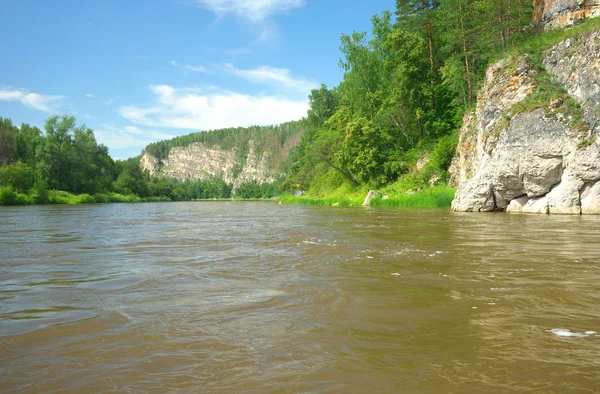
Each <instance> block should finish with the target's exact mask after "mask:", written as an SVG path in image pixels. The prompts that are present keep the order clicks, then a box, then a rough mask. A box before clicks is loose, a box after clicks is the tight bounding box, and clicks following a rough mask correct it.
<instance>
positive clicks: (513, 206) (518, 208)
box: [506, 196, 529, 213]
mask: <svg viewBox="0 0 600 394" xmlns="http://www.w3.org/2000/svg"><path fill="white" fill-rule="evenodd" d="M528 202H529V197H527V196H522V197H518V198H515V199H514V200H512V201H511V202H510V204H508V207H506V212H516V213H518V212H523V207H524V206H525V205H526V204H527V203H528Z"/></svg>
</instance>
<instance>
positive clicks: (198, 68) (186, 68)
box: [171, 60, 208, 73]
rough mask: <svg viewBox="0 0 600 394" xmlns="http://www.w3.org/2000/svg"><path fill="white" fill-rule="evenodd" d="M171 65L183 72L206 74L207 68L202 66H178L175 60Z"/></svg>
mask: <svg viewBox="0 0 600 394" xmlns="http://www.w3.org/2000/svg"><path fill="white" fill-rule="evenodd" d="M171 65H172V66H174V67H178V68H180V69H182V70H184V71H192V72H197V73H206V72H208V70H207V68H206V67H204V66H192V65H190V64H179V63H177V62H176V61H175V60H172V61H171Z"/></svg>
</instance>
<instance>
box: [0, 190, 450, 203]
mask: <svg viewBox="0 0 600 394" xmlns="http://www.w3.org/2000/svg"><path fill="white" fill-rule="evenodd" d="M382 190H385V189H382ZM455 191H456V190H455V189H452V188H449V187H447V186H445V185H438V186H435V187H431V188H428V189H424V190H420V191H415V192H410V193H401V194H384V193H379V194H378V196H377V197H375V198H374V199H372V200H371V202H370V204H369V206H370V207H376V208H407V207H414V208H449V207H450V204H451V203H452V199H453V198H454V193H455ZM367 193H368V191H366V192H365V191H364V190H362V189H361V190H357V191H354V192H352V193H349V194H342V193H339V194H331V195H325V196H321V197H314V196H313V197H311V196H301V197H296V196H293V195H289V194H281V195H277V196H272V197H264V198H257V197H249V198H242V197H229V198H217V197H214V198H201V199H187V200H172V199H170V198H169V197H166V196H158V197H139V196H137V195H135V194H120V193H97V194H94V195H90V194H85V193H84V194H79V195H75V194H71V193H69V192H65V191H61V190H49V191H48V192H47V195H46V196H45V197H43V200H41V199H40V196H39V195H38V194H36V193H35V192H34V193H32V194H27V193H21V192H18V191H15V190H14V189H13V188H12V187H10V186H8V187H7V186H5V187H0V206H24V205H81V204H108V203H148V202H178V201H179V202H181V201H187V202H211V201H279V202H280V203H283V204H302V205H321V206H339V207H360V206H362V203H363V201H364V198H365V196H366V194H367ZM383 196H387V197H388V198H385V199H384V198H382V197H383Z"/></svg>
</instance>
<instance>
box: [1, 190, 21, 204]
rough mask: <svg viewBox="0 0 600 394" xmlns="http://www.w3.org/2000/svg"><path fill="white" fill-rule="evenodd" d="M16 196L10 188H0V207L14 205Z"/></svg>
mask: <svg viewBox="0 0 600 394" xmlns="http://www.w3.org/2000/svg"><path fill="white" fill-rule="evenodd" d="M16 204H17V194H16V193H15V190H14V189H13V188H12V186H4V187H0V205H16Z"/></svg>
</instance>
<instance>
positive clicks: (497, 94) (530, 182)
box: [450, 33, 600, 214]
mask: <svg viewBox="0 0 600 394" xmlns="http://www.w3.org/2000/svg"><path fill="white" fill-rule="evenodd" d="M570 59H572V63H571V60H570ZM512 63H513V64H511V62H508V61H503V62H499V63H496V64H495V65H493V66H491V67H490V68H489V69H488V70H487V78H486V82H485V85H484V87H483V89H482V93H481V94H480V96H479V98H478V99H479V100H478V105H477V110H476V116H475V117H473V116H472V115H469V116H468V117H466V118H465V126H464V127H463V129H462V132H461V136H460V142H459V146H458V148H457V156H456V157H455V159H454V161H453V163H452V166H451V168H450V172H451V179H452V180H453V181H454V182H457V183H458V184H459V188H458V191H457V193H456V197H455V200H454V201H453V203H452V208H453V209H454V210H455V211H493V210H507V211H509V212H525V213H557V214H580V213H593V212H595V211H600V209H599V208H600V207H599V205H600V202H599V197H600V196H599V192H600V190H597V189H596V186H595V185H596V182H597V181H599V180H600V145H599V143H598V140H597V138H596V135H597V133H598V132H599V131H600V127H598V125H597V123H598V120H600V119H598V114H600V111H599V110H598V108H599V107H600V33H593V34H590V35H588V36H585V37H580V38H579V39H578V40H574V39H571V40H566V41H563V42H561V43H560V44H557V45H556V46H554V47H553V48H551V49H550V50H549V51H547V52H546V54H545V58H544V64H545V66H546V68H547V71H548V72H549V73H550V74H551V75H552V77H553V79H554V81H555V82H556V83H558V84H560V85H563V86H565V88H566V90H567V91H568V92H569V94H570V95H571V96H572V97H573V98H574V99H575V100H577V101H578V102H579V103H581V105H582V108H583V109H584V111H585V121H586V123H587V126H589V127H586V126H585V125H583V124H582V123H581V122H580V123H578V124H575V123H574V122H573V120H572V118H570V116H572V115H565V113H564V112H563V111H566V110H567V109H566V108H564V107H567V105H554V106H549V107H546V108H544V107H543V105H544V104H542V105H540V107H542V108H539V109H536V110H533V111H531V112H521V113H517V112H518V111H514V110H513V108H516V107H514V105H515V104H517V103H519V102H520V101H522V100H523V99H524V98H526V97H527V96H528V95H529V93H530V92H531V89H532V88H533V87H534V85H535V79H534V77H535V74H534V73H535V71H533V69H532V67H530V66H528V65H527V64H526V63H527V60H526V59H523V58H520V59H516V60H514V61H513V62H512ZM545 105H546V106H547V105H548V103H545ZM552 107H554V108H552ZM598 189H600V187H598ZM584 198H585V201H584Z"/></svg>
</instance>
